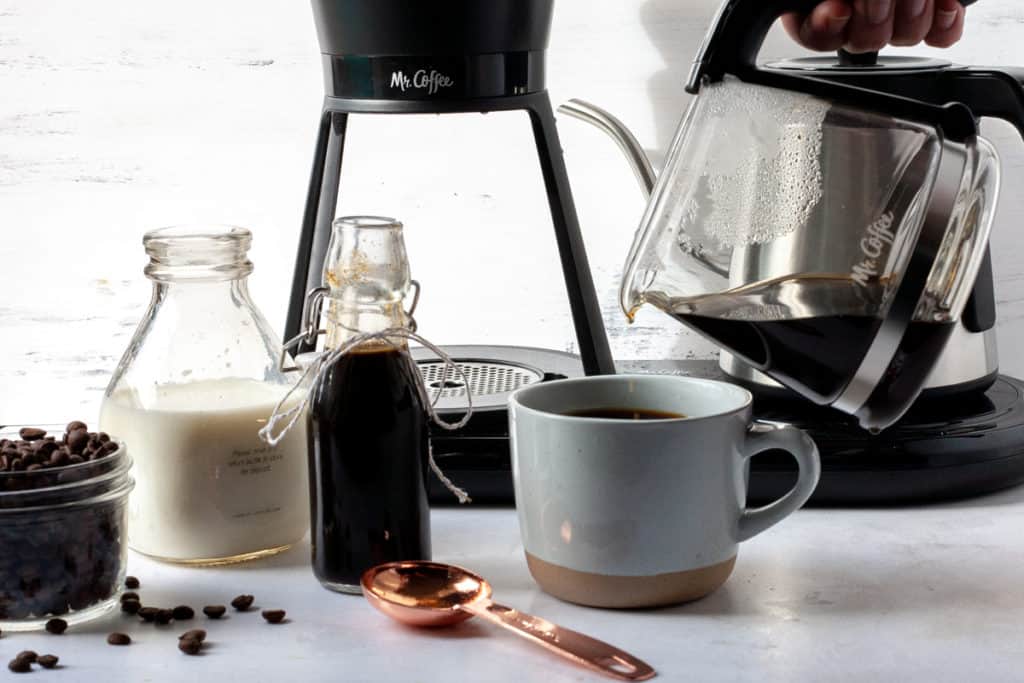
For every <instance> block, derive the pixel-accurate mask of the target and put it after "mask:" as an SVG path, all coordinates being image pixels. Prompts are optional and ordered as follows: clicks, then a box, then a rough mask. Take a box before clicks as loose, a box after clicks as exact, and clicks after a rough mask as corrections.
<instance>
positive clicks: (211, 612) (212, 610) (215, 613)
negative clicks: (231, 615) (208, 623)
mask: <svg viewBox="0 0 1024 683" xmlns="http://www.w3.org/2000/svg"><path fill="white" fill-rule="evenodd" d="M227 611H228V608H227V607H225V606H224V605H207V606H206V607H204V608H203V614H205V615H206V616H208V617H210V618H211V619H220V618H221V617H222V616H224V613H225V612H227Z"/></svg>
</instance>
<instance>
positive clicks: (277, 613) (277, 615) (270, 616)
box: [263, 609, 284, 624]
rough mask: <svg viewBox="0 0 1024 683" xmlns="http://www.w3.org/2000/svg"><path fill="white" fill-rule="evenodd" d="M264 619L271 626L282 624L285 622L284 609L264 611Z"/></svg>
mask: <svg viewBox="0 0 1024 683" xmlns="http://www.w3.org/2000/svg"><path fill="white" fill-rule="evenodd" d="M263 618H264V619H266V620H267V621H268V622H270V623H271V624H280V623H281V622H282V621H283V620H284V610H283V609H265V610H263Z"/></svg>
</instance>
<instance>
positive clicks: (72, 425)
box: [64, 420, 89, 434]
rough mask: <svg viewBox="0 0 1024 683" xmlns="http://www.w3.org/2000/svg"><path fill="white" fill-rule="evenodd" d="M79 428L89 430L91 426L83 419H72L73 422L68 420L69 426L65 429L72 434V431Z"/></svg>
mask: <svg viewBox="0 0 1024 683" xmlns="http://www.w3.org/2000/svg"><path fill="white" fill-rule="evenodd" d="M79 429H84V430H85V431H89V427H88V426H87V425H86V424H85V423H84V422H82V421H81V420H72V421H71V422H68V426H67V427H65V428H64V431H65V432H67V433H68V434H70V433H71V432H74V431H78V430H79Z"/></svg>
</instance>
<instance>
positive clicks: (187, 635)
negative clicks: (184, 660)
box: [178, 628, 206, 643]
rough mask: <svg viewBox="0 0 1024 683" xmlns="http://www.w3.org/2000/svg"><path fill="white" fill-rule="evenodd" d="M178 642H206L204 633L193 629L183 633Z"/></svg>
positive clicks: (199, 629) (198, 629)
mask: <svg viewBox="0 0 1024 683" xmlns="http://www.w3.org/2000/svg"><path fill="white" fill-rule="evenodd" d="M178 640H198V641H199V642H200V643H201V642H203V641H204V640H206V631H204V630H203V629H201V628H194V629H192V630H191V631H185V632H184V633H182V634H181V635H180V636H178Z"/></svg>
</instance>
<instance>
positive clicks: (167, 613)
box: [153, 609, 174, 626]
mask: <svg viewBox="0 0 1024 683" xmlns="http://www.w3.org/2000/svg"><path fill="white" fill-rule="evenodd" d="M173 618H174V610H170V609H160V610H157V611H156V618H155V619H154V620H153V621H155V622H156V623H158V624H160V625H161V626H162V625H164V624H169V623H171V619H173Z"/></svg>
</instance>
